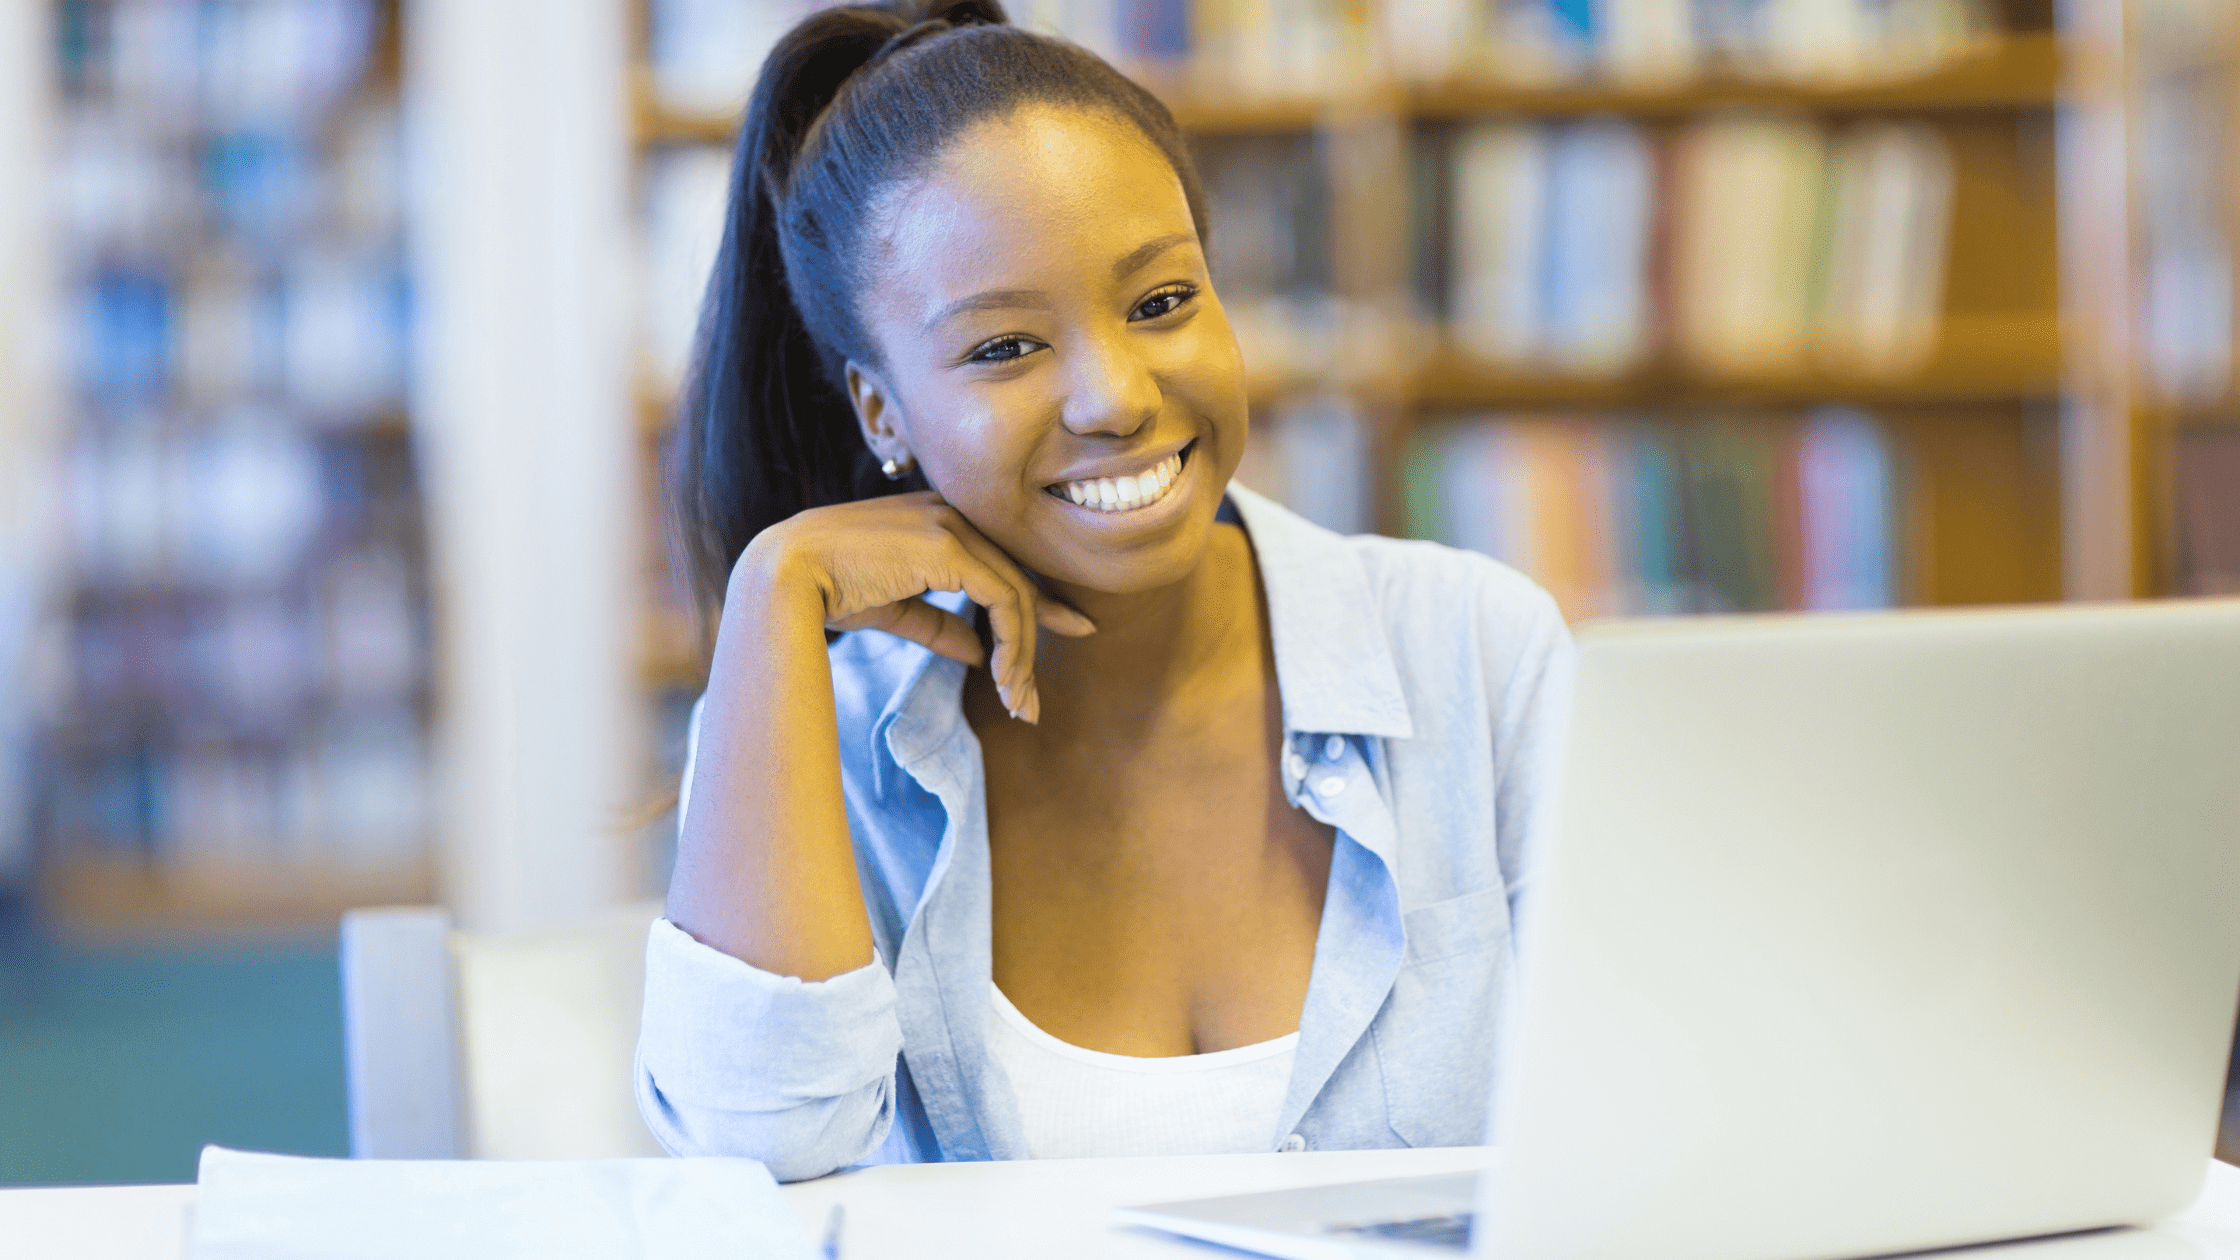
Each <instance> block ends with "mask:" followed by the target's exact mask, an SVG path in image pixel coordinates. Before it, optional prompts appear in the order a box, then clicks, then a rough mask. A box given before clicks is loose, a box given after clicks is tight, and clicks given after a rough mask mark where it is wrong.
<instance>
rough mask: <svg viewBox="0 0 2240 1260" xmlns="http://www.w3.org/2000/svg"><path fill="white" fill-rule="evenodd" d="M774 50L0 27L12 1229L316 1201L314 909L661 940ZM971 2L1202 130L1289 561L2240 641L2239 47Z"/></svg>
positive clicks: (1462, 9) (1756, 0) (2104, 1)
mask: <svg viewBox="0 0 2240 1260" xmlns="http://www.w3.org/2000/svg"><path fill="white" fill-rule="evenodd" d="M814 7H817V6H815V5H813V4H809V3H805V2H803V0H555V2H553V3H549V4H541V5H539V6H537V13H536V19H535V21H534V22H533V23H532V22H527V21H525V20H524V19H523V17H522V16H520V15H522V14H526V12H527V11H526V10H515V9H511V8H509V7H508V6H502V5H460V4H451V3H448V2H442V3H439V2H437V0H418V2H414V0H404V2H402V3H400V2H399V0H54V2H47V0H39V2H36V3H25V4H21V5H10V6H6V9H7V13H6V15H5V16H0V84H6V85H7V86H5V87H0V185H5V186H7V187H9V188H28V189H30V190H32V192H33V195H32V196H30V197H11V198H8V199H6V200H7V201H8V203H9V204H7V205H4V206H0V508H4V511H0V1082H5V1083H4V1084H0V1092H4V1093H5V1094H6V1095H7V1096H8V1097H7V1102H6V1104H5V1105H0V1183H9V1182H19V1181H63V1180H96V1181H99V1180H131V1179H179V1178H183V1177H185V1176H187V1175H189V1173H190V1171H191V1159H192V1152H193V1149H194V1144H195V1143H196V1142H198V1141H200V1140H203V1139H215V1140H234V1141H238V1142H241V1143H242V1144H250V1145H256V1144H262V1145H267V1146H272V1147H278V1148H282V1149H300V1150H309V1151H314V1152H317V1151H338V1150H339V1149H340V1143H341V1137H340V1134H341V1125H342V1120H341V1087H340V1079H339V1071H340V1068H339V1044H340V1035H339V1031H338V1030H337V1029H338V1025H337V1021H338V1018H339V1017H338V1014H337V1011H336V1001H337V999H336V996H335V992H334V980H333V952H332V950H333V930H334V922H335V918H336V916H337V914H338V913H339V912H340V911H342V910H343V909H345V908H347V907H350V906H354V905H370V904H392V903H399V902H424V901H442V902H444V903H446V904H448V905H450V906H451V907H452V908H453V909H454V911H455V912H456V913H457V914H458V916H459V919H460V921H461V922H462V923H465V924H468V925H472V926H477V927H483V928H490V929H506V928H516V927H534V926H538V925H541V924H547V923H553V922H559V921H563V920H565V919H566V918H568V917H569V916H573V915H580V914H583V913H586V912H589V911H591V910H594V909H596V908H597V907H599V906H601V905H605V904H609V903H614V902H619V901H626V900H631V899H637V898H644V897H648V896H656V895H658V893H659V890H660V889H661V887H662V885H663V883H664V881H665V877H666V871H667V863H668V860H669V833H670V831H671V829H672V828H673V825H674V822H673V818H670V817H663V816H656V811H657V810H658V809H659V808H660V804H659V802H660V798H661V796H662V790H663V788H664V786H665V785H666V784H667V783H669V782H671V781H673V779H674V776H675V774H676V772H677V770H678V768H679V765H680V762H681V754H682V723H683V721H684V717H685V715H686V713H687V711H688V709H689V706H690V704H691V702H692V700H693V698H694V697H695V696H696V695H697V693H698V689H699V687H700V685H701V682H702V679H703V676H704V672H703V671H704V666H703V663H702V660H701V657H700V650H699V639H698V635H697V632H696V630H695V627H694V625H693V622H692V619H691V615H690V611H689V609H688V607H687V603H686V598H685V594H684V586H683V583H682V581H681V578H680V575H679V571H678V569H677V566H676V565H675V564H674V562H673V560H672V557H671V556H670V555H669V553H668V550H667V547H666V543H665V536H664V528H663V524H662V520H663V517H662V514H661V512H660V508H659V493H658V484H659V478H660V475H661V472H662V468H663V453H664V451H665V450H666V448H667V445H668V441H669V436H670V434H669V417H670V412H671V405H672V400H673V395H674V392H675V390H676V387H677V383H678V380H679V377H680V375H681V373H682V371H683V370H684V366H685V360H686V358H687V354H688V351H689V346H690V343H691V339H692V333H693V328H694V321H695V318H696V315H697V304H698V300H699V295H700V290H701V287H702V285H703V283H704V281H705V276H706V272H707V269H708V266H709V263H710V261H711V258H712V255H713V251H714V246H715V242H716V236H717V231H718V220H719V217H720V213H721V208H722V201H723V194H724V189H725V181H726V179H727V177H728V173H729V167H730V160H731V159H730V150H729V147H728V145H729V141H730V138H731V135H732V132H733V129H734V126H735V122H736V118H737V115H738V112H739V109H740V106H741V103H742V102H743V101H744V99H745V95H746V92H747V89H748V87H749V86H750V84H751V82H752V77H753V74H754V71H755V69H756V67H757V65H758V63H759V61H760V59H761V56H762V55H763V53H764V52H765V51H766V50H767V48H768V47H769V45H770V43H771V42H772V41H773V40H774V39H775V38H776V37H777V35H778V34H779V33H780V32H781V31H782V30H784V29H785V28H786V27H787V26H788V25H789V24H791V23H792V22H794V21H796V20H798V19H799V18H800V17H801V16H802V15H804V14H806V13H807V12H809V11H810V10H811V9H812V8H814ZM1012 11H1013V17H1014V19H1015V20H1016V21H1018V22H1020V23H1021V24H1024V25H1029V26H1032V27H1035V28H1038V29H1043V30H1048V31H1053V32H1056V33H1060V34H1063V35H1065V36H1066V37H1068V38H1071V39H1074V40H1076V41H1078V42H1080V43H1082V44H1084V45H1086V46H1088V47H1090V48H1092V49H1094V50H1096V51H1097V52H1099V53H1101V54H1103V55H1105V56H1106V57H1107V58H1109V59H1111V60H1113V61H1114V62H1116V63H1118V64H1120V65H1122V66H1124V67H1125V68H1127V69H1128V70H1130V71H1131V72H1132V73H1134V74H1136V75H1138V76H1139V77H1140V78H1141V79H1142V80H1143V81H1145V82H1146V83H1147V84H1149V85H1151V86H1153V87H1154V88H1155V90H1157V91H1158V92H1159V93H1160V94H1161V95H1162V96H1163V97H1164V98H1165V99H1166V100H1167V101H1168V102H1169V103H1170V104H1171V106H1172V107H1173V109H1174V111H1175V113H1176V115H1177V117H1178V119H1179V120H1180V121H1181V123H1182V124H1183V126H1184V128H1185V130H1186V131H1187V132H1188V134H1189V135H1190V137H1191V141H1192V144H1193V146H1194V148H1195V151H1196V153H1197V156H1198V160H1199V162H1200V164H1201V170H1202V173H1203V174H1204V177H1205V181H1206V186H1207V189H1208V194H1209V197H1210V200H1211V202H1212V208H1213V214H1214V222H1215V228H1214V238H1213V253H1214V259H1213V265H1214V269H1215V276H1216V280H1217V283H1218V284H1219V285H1220V286H1221V290H1222V296H1223V299H1224V302H1225V303H1226V305H1227V306H1228V308H1229V310H1230V311H1231V313H1232V315H1233V317H1234V318H1235V320H1236V324H1237V328H1238V333H1239V336H1240V338H1241V340H1242V341H1243V343H1244V349H1245V356H1246V362H1247V364H1248V367H1249V369H1250V371H1251V374H1252V379H1251V392H1252V399H1253V412H1254V415H1253V423H1254V439H1253V447H1252V449H1251V451H1250V452H1249V454H1248V456H1247V462H1246V466H1245V468H1244V469H1243V471H1242V472H1241V473H1240V479H1241V480H1242V481H1244V482H1245V483H1246V484H1248V485H1251V486H1253V487H1255V488H1257V489H1260V490H1262V491H1264V492H1266V493H1269V494H1272V495H1273V496H1275V497H1276V498H1278V499H1280V500H1283V501H1285V502H1287V503H1289V504H1290V505H1291V506H1293V507H1294V508H1296V509H1298V510H1299V511H1301V512H1303V513H1304V514H1306V515H1308V516H1310V517H1312V518H1314V519H1316V520H1318V521H1321V522H1323V523H1325V524H1327V525H1330V526H1332V527H1334V528H1338V529H1341V530H1346V531H1365V530H1374V531H1378V532H1383V533H1389V534H1396V535H1402V536H1409V537H1419V538H1432V539H1438V540H1441V541H1445V542H1448V543H1452V544H1454V545H1456V546H1461V547H1469V548H1474V549H1477V550H1480V551H1484V552H1487V553H1489V554H1491V555H1493V556H1496V557H1498V558H1500V559H1502V560H1504V561H1507V562H1508V563H1510V564H1512V565H1515V566H1516V567H1518V568H1520V569H1522V570H1524V571H1525V572H1527V573H1529V574H1531V575H1532V576H1534V577H1535V578H1537V579H1538V580H1539V581H1540V582H1542V583H1543V584H1544V585H1546V586H1547V587H1548V588H1549V589H1550V590H1551V591H1553V592H1554V593H1555V595H1556V597H1557V599H1558V600H1559V602H1560V603H1561V605H1562V607H1563V609H1564V611H1565V613H1566V614H1567V615H1568V616H1569V617H1571V618H1573V619H1575V620H1577V619H1586V618H1593V617H1606V616H1627V615H1643V614H1656V615H1665V614H1690V613H1704V612H1728V611H1755V610H1773V609H1800V610H1841V609H1862V608H1881V607H1903V606H1918V605H1954V604H1982V603H2001V602H2016V601H2039V600H2057V599H2064V598H2069V599H2111V598H2135V597H2159V596H2178V595H2210V594H2233V593H2240V398H2236V396H2235V392H2234V383H2233V356H2234V347H2235V339H2236V336H2240V330H2236V327H2235V321H2234V307H2233V304H2234V268H2235V265H2236V263H2235V255H2234V243H2233V233H2234V230H2235V228H2236V226H2240V178H2236V177H2240V165H2236V163H2235V161H2234V156H2235V155H2234V144H2235V133H2234V130H2233V128H2232V126H2231V123H2232V121H2233V120H2234V118H2235V117H2236V114H2235V108H2236V106H2240V14H2236V12H2235V10H2234V6H2232V5H2230V4H2229V3H2226V0H2062V2H2061V3H2056V2H2055V0H1265V2H1261V3H1242V2H1241V0H1017V2H1016V3H1015V4H1013V6H1012ZM120 1079H130V1080H132V1081H134V1082H136V1083H135V1084H133V1085H132V1086H130V1087H128V1088H122V1089H120V1088H118V1087H117V1085H116V1082H117V1081H118V1080H120ZM19 1096H20V1099H19ZM276 1097H277V1098H278V1099H279V1101H281V1102H285V1103H287V1104H288V1106H287V1107H281V1106H278V1105H277V1104H276V1102H275V1098H276ZM289 1108H293V1110H292V1111H289ZM128 1109H131V1110H132V1111H133V1116H132V1118H131V1119H127V1118H126V1117H125V1116H124V1115H123V1112H124V1111H126V1110H128ZM276 1111H288V1112H289V1115H290V1116H291V1117H292V1118H289V1119H286V1120H271V1119H270V1118H269V1114H270V1113H273V1112H276ZM112 1112H115V1113H116V1114H115V1115H114V1116H112V1114H111V1113H112ZM260 1112H261V1113H265V1114H266V1115H267V1118H266V1119H262V1120H260V1119H257V1118H255V1117H254V1116H253V1115H251V1113H260ZM10 1116H12V1117H13V1118H12V1119H10V1118H8V1117H10ZM89 1117H90V1118H92V1119H94V1120H102V1119H103V1118H105V1117H108V1118H109V1121H108V1122H109V1123H110V1124H111V1125H112V1127H114V1126H125V1127H127V1128H130V1127H131V1126H134V1125H137V1126H138V1131H139V1132H142V1133H144V1134H146V1135H147V1136H145V1138H144V1139H142V1140H136V1141H135V1140H127V1138H125V1137H117V1136H115V1135H111V1136H108V1137H105V1138H102V1139H101V1140H100V1142H97V1143H95V1144H94V1145H91V1146H85V1147H83V1149H79V1148H71V1147H70V1146H69V1143H68V1141H67V1140H65V1139H64V1138H62V1137H60V1136H58V1135H59V1134H60V1133H61V1131H62V1130H63V1129H64V1128H88V1127H98V1126H95V1125H89V1124H88V1123H87V1121H88V1119H89ZM151 1117H154V1118H151ZM164 1117H168V1119H166V1118H164ZM166 1125H168V1126H169V1127H168V1128H166V1127H165V1126H166ZM259 1125H262V1126H263V1127H259ZM2235 1128H2240V1126H2231V1127H2228V1142H2227V1145H2226V1147H2225V1148H2224V1149H2225V1153H2226V1154H2227V1156H2228V1157H2240V1132H2235V1131H2234V1129H2235ZM128 1136H129V1135H128ZM103 1143H105V1144H103Z"/></svg>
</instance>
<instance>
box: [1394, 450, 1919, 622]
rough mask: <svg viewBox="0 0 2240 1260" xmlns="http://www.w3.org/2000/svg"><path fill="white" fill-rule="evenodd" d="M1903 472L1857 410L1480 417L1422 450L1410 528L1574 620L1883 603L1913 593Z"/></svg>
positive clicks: (1409, 477) (1415, 468) (1409, 472)
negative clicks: (1902, 584)
mask: <svg viewBox="0 0 2240 1260" xmlns="http://www.w3.org/2000/svg"><path fill="white" fill-rule="evenodd" d="M1894 466H1895V461H1894V459H1893V456H1892V453H1891V450H1890V446H1889V443H1888V441H1887V439H1886V438H1885V436H1884V434H1883V432H1882V429H1881V427H1880V426H1879V425H1878V424H1877V423H1876V422H1875V421H1874V420H1873V419H1872V418H1871V417H1869V416H1867V415H1865V414H1863V413H1860V412H1858V411H1855V410H1851V409H1847V408H1835V407H1831V408H1824V409H1821V410H1817V411H1814V412H1811V413H1809V414H1807V415H1805V416H1803V417H1801V418H1797V419H1787V418H1780V419H1776V418H1762V417H1761V418H1752V419H1735V418H1720V419H1706V420H1694V421H1679V420H1659V421H1640V420H1629V419H1626V418H1623V417H1615V418H1601V417H1594V418H1581V417H1561V418H1543V417H1531V416H1526V417H1509V416H1503V417H1493V418H1486V419H1477V420H1468V421H1463V422H1460V423H1456V424H1453V425H1451V426H1448V427H1444V428H1440V429H1435V430H1431V431H1428V432H1426V433H1424V434H1422V435H1420V436H1418V437H1417V438H1416V439H1415V440H1414V441H1413V443H1412V444H1411V446H1410V449H1409V451H1408V454H1407V462H1406V466H1405V469H1406V471H1405V476H1406V483H1407V489H1406V502H1407V514H1408V516H1407V520H1408V529H1409V532H1410V533H1411V534H1413V535H1415V536H1417V537H1422V538H1434V539H1438V540H1441V541H1444V542H1447V543H1450V544H1452V545H1454V546H1458V547H1467V548H1470V549H1472V550H1475V551H1482V552H1484V553H1486V554H1487V555H1490V556H1493V557H1494V558H1496V559H1498V560H1502V561H1504V562H1506V563H1508V564H1510V565H1512V566H1514V567H1515V568H1517V569H1519V570H1521V571H1523V572H1525V573H1527V574H1529V575H1531V576H1532V577H1533V578H1534V579H1536V580H1537V581H1539V582H1540V584H1541V585H1543V586H1545V587H1546V588H1547V589H1548V591H1549V592H1550V593H1551V594H1553V595H1554V596H1555V597H1556V602H1557V603H1558V604H1560V605H1561V606H1562V607H1563V610H1564V612H1565V614H1566V616H1568V617H1570V618H1572V619H1574V620H1577V619H1580V618H1584V617H1597V616H1624V615H1642V614H1656V615H1662V614H1673V613H1692V612H1745V611H1759V610H1771V609H1783V608H1791V609H1816V610H1833V609H1855V608H1880V607H1885V606H1888V605H1890V604H1892V603H1895V602H1896V599H1897V550H1898V548H1897V538H1898V528H1897V512H1896V504H1895V480H1896V479H1895V474H1894Z"/></svg>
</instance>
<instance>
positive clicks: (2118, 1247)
mask: <svg viewBox="0 0 2240 1260" xmlns="http://www.w3.org/2000/svg"><path fill="white" fill-rule="evenodd" d="M1484 1158H1485V1152H1483V1151H1482V1150H1476V1149H1460V1150H1426V1151H1334V1152H1321V1153H1307V1154H1299V1155H1208V1156H1193V1157H1187V1158H1179V1159H1083V1160H1051V1161H1046V1162H1042V1163H1016V1164H925V1165H918V1166H914V1167H895V1168H872V1169H865V1170H863V1171H861V1172H854V1173H846V1174H843V1175H841V1176H837V1177H827V1178H825V1179H824V1180H822V1181H811V1182H804V1183H802V1184H800V1185H796V1186H788V1187H787V1188H786V1191H785V1193H786V1198H787V1200H788V1201H789V1202H791V1203H792V1204H793V1207H794V1210H795V1211H797V1212H799V1213H800V1214H801V1219H802V1223H803V1224H804V1225H805V1226H807V1227H808V1229H809V1232H810V1235H811V1236H812V1237H813V1238H814V1237H821V1236H822V1232H823V1229H824V1220H825V1214H826V1212H827V1211H828V1210H829V1209H830V1207H831V1205H832V1204H834V1203H839V1204H843V1205H845V1207H846V1209H847V1216H848V1227H847V1233H846V1237H845V1246H844V1247H843V1249H842V1252H841V1254H842V1256H843V1257H844V1260H894V1258H900V1257H909V1258H910V1260H948V1258H950V1257H957V1258H959V1260H961V1258H963V1257H972V1258H973V1260H1008V1258H1010V1257H1019V1258H1020V1260H1026V1258H1028V1257H1032V1258H1034V1260H1046V1258H1048V1257H1053V1256H1064V1257H1069V1258H1070V1257H1107V1258H1110V1260H1137V1258H1144V1260H1148V1258H1153V1257H1179V1256H1193V1257H1196V1258H1197V1260H1206V1257H1208V1256H1211V1255H1214V1254H1222V1255H1233V1254H1236V1253H1233V1252H1218V1253H1217V1252H1216V1250H1214V1249H1209V1248H1205V1247H1199V1246H1194V1245H1191V1244H1187V1243H1182V1242H1177V1241H1174V1240H1171V1239H1168V1238H1165V1237H1163V1236H1161V1235H1158V1234H1153V1233H1149V1232H1142V1231H1134V1230H1125V1229H1116V1228H1114V1227H1113V1226H1112V1225H1110V1224H1109V1223H1108V1220H1109V1216H1108V1214H1109V1212H1110V1210H1111V1209H1112V1208H1114V1207H1117V1206H1120V1205H1122V1204H1129V1203H1154V1202H1159V1201H1162V1200H1169V1199H1183V1198H1193V1197H1200V1196H1206V1195H1216V1194H1242V1193H1247V1192H1250V1191H1255V1190H1276V1189H1282V1188H1285V1187H1297V1186H1313V1185H1322V1184H1327V1183H1330V1182H1338V1181H1352V1180H1359V1179H1365V1178H1371V1177H1407V1176H1415V1175H1418V1174H1424V1173H1439V1172H1451V1171H1456V1170H1460V1169H1465V1168H1475V1167H1479V1166H1481V1165H1482V1163H1483V1162H1484ZM193 1202H194V1187H193V1186H122V1187H102V1188H95V1189H67V1190H48V1189H33V1190H0V1256H4V1257H6V1260H182V1258H183V1257H184V1255H185V1240H184V1233H185V1223H186V1211H187V1208H188V1207H189V1206H190V1205H191V1204H193ZM1965 1254H1967V1255H1969V1256H1991V1255H1996V1256H1998V1257H1999V1260H2240V1168H2233V1167H2230V1166H2227V1165H2224V1164H2215V1165H2212V1166H2211V1170H2210V1174H2209V1180H2208V1183H2207V1185H2206V1186H2205V1187H2204V1188H2203V1190H2202V1194H2201V1198H2200V1199H2199V1200H2198V1201H2197V1202H2196V1203H2195V1204H2194V1205H2193V1207H2192V1208H2190V1209H2188V1210H2187V1211H2186V1212H2185V1214H2184V1215H2182V1216H2180V1217H2178V1218H2177V1219H2175V1220H2172V1221H2169V1222H2166V1223H2164V1224H2163V1225H2161V1226H2159V1227H2157V1228H2154V1229H2150V1230H2120V1231H2110V1232H2107V1233H2101V1234H2089V1235H2080V1236H2075V1237H2070V1238H2062V1239H2054V1240H2051V1241H2046V1242H2034V1243H2015V1244H2010V1245H2008V1246H2005V1247H1999V1248H1995V1249H1994V1248H1986V1249H1982V1250H1978V1251H1973V1252H1968V1253H1965Z"/></svg>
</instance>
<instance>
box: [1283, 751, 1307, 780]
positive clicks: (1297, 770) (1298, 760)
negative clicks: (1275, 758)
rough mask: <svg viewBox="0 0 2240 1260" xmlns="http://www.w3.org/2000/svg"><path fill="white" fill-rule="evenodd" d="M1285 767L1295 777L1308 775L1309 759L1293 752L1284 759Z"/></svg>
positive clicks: (1301, 777) (1300, 777) (1302, 777)
mask: <svg viewBox="0 0 2240 1260" xmlns="http://www.w3.org/2000/svg"><path fill="white" fill-rule="evenodd" d="M1283 768H1284V769H1286V770H1289V771H1290V772H1291V777H1292V778H1294V779H1304V778H1306V777H1307V759H1306V758H1305V757H1302V756H1300V755H1299V754H1297V753H1293V754H1291V755H1290V756H1289V757H1287V758H1285V759H1284V762H1283Z"/></svg>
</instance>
